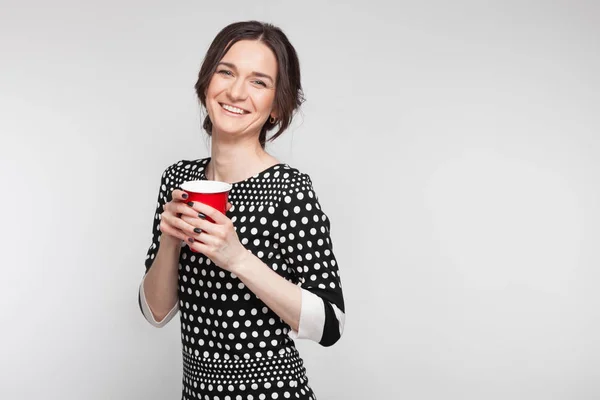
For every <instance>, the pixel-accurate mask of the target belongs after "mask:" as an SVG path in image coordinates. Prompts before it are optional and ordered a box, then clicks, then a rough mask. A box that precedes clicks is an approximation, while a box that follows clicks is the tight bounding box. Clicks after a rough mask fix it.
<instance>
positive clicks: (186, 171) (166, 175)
mask: <svg viewBox="0 0 600 400" xmlns="http://www.w3.org/2000/svg"><path fill="white" fill-rule="evenodd" d="M209 160H210V158H209V157H206V158H199V159H197V160H179V161H177V162H174V163H173V164H170V165H168V166H167V167H166V168H165V169H164V171H163V173H162V178H163V179H169V180H175V181H182V182H183V181H185V180H186V179H192V178H195V177H196V176H197V175H198V174H199V173H200V172H203V171H204V168H205V167H206V164H208V161H209Z"/></svg>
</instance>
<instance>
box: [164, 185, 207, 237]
mask: <svg viewBox="0 0 600 400" xmlns="http://www.w3.org/2000/svg"><path fill="white" fill-rule="evenodd" d="M187 197H188V195H187V193H185V192H184V191H183V190H179V189H175V190H173V192H171V198H172V200H171V201H169V202H168V203H166V204H165V205H164V206H163V212H162V216H161V219H160V230H161V232H162V233H163V234H167V235H169V236H171V237H173V238H176V239H179V240H182V241H186V242H187V241H188V239H189V238H190V237H191V235H194V227H193V226H192V225H190V224H188V223H187V222H185V221H184V220H182V219H181V216H182V215H187V216H190V217H194V218H199V215H198V212H197V211H194V209H193V208H192V207H190V206H188V204H187V202H188V200H187Z"/></svg>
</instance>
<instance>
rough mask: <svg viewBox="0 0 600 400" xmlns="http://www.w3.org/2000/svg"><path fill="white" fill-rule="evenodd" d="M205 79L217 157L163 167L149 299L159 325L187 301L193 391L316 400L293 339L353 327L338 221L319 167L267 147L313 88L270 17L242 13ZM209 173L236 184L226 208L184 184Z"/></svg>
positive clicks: (326, 340) (191, 395) (184, 330)
mask: <svg viewBox="0 0 600 400" xmlns="http://www.w3.org/2000/svg"><path fill="white" fill-rule="evenodd" d="M195 88H196V93H197V94H198V98H199V100H200V103H201V105H202V107H204V108H205V109H206V112H207V114H208V115H207V117H206V119H205V120H204V123H203V127H204V129H205V130H206V132H207V133H208V134H209V135H211V136H212V141H211V157H208V158H204V159H198V160H191V161H190V160H181V161H178V162H176V163H174V164H173V165H171V166H169V167H168V168H167V169H166V170H165V171H164V173H163V175H162V178H161V183H160V190H159V194H158V204H157V208H156V213H155V216H154V223H153V231H152V233H153V236H152V243H151V244H150V248H149V249H148V253H147V256H146V273H145V274H144V277H143V279H142V282H141V284H140V288H139V303H140V308H141V310H142V313H143V315H144V316H145V317H146V319H147V320H148V321H149V322H150V323H151V324H152V325H154V326H157V327H161V326H164V325H165V324H166V323H167V322H169V320H170V319H171V318H172V317H173V316H174V315H175V314H176V313H177V311H181V339H182V348H183V371H184V374H183V393H182V399H211V400H232V399H235V400H257V399H261V400H264V399H266V398H268V399H277V398H280V399H288V398H292V399H316V397H315V395H314V393H313V390H312V389H311V387H310V385H309V383H308V378H307V375H306V370H305V368H304V362H303V360H302V358H301V357H300V355H299V353H298V351H297V349H296V346H295V343H294V340H296V339H309V340H313V341H315V342H317V343H319V344H321V345H322V346H331V345H333V344H334V343H336V342H337V341H338V340H339V339H340V337H341V335H342V332H343V329H344V321H345V308H344V299H343V295H342V286H341V280H340V275H339V269H338V265H337V260H336V257H335V256H334V254H333V243H332V241H331V238H330V234H329V232H330V222H329V219H328V217H327V215H326V214H325V213H324V212H323V210H322V209H321V205H320V203H319V200H318V197H317V195H316V193H315V191H314V189H313V186H312V182H311V179H310V177H309V176H308V175H307V174H305V173H302V172H300V171H299V170H297V169H295V168H292V167H290V166H289V165H287V164H285V163H281V162H280V161H279V160H277V159H275V158H274V157H273V156H271V155H270V154H269V153H267V152H266V151H265V145H266V143H267V142H268V141H269V140H273V139H275V138H276V137H278V136H279V135H281V134H282V133H283V132H284V131H285V129H286V128H287V127H288V126H289V124H290V122H291V120H292V117H293V114H294V112H295V111H296V110H297V109H298V107H299V106H300V105H301V103H302V101H303V97H302V87H301V85H300V68H299V62H298V57H297V55H296V51H295V50H294V48H293V46H292V45H291V44H290V42H289V41H288V39H287V37H286V36H285V35H284V33H283V32H282V31H281V30H280V29H279V28H276V27H274V26H272V25H269V24H263V23H260V22H256V21H250V22H240V23H235V24H232V25H230V26H227V27H226V28H224V29H223V30H222V31H221V32H220V33H219V34H218V35H217V36H216V38H215V39H214V41H213V42H212V44H211V46H210V48H209V50H208V52H207V55H206V57H205V59H204V61H203V63H202V67H201V69H200V73H199V77H198V80H197V83H196V86H195ZM276 128H277V130H276V132H275V133H274V134H272V135H271V136H270V137H269V138H268V139H267V134H268V133H269V132H270V131H271V130H274V129H276ZM207 180H208V181H220V182H225V183H226V184H227V185H226V186H227V187H231V190H230V191H229V194H228V196H229V197H228V205H227V209H226V213H225V214H223V213H222V212H220V211H217V210H215V209H214V208H212V207H209V206H207V205H205V204H202V203H199V202H191V201H189V200H190V199H188V194H187V193H186V192H184V191H183V190H181V189H182V185H184V184H185V183H186V182H188V181H207ZM185 187H186V188H188V186H187V185H186V186H185ZM188 189H189V188H188Z"/></svg>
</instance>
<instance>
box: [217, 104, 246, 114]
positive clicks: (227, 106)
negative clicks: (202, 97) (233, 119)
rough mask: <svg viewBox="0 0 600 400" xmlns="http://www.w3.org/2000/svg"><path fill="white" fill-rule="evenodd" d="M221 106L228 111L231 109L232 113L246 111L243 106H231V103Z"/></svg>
mask: <svg viewBox="0 0 600 400" xmlns="http://www.w3.org/2000/svg"><path fill="white" fill-rule="evenodd" d="M221 107H223V108H224V109H226V110H227V111H230V112H232V113H236V114H243V113H244V110H242V109H241V108H237V107H234V106H230V105H229V104H221Z"/></svg>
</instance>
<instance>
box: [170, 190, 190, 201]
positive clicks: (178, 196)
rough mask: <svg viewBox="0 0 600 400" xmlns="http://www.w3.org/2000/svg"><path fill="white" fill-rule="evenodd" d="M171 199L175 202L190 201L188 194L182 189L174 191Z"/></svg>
mask: <svg viewBox="0 0 600 400" xmlns="http://www.w3.org/2000/svg"><path fill="white" fill-rule="evenodd" d="M171 198H172V199H173V200H177V201H187V199H188V194H187V193H186V192H184V191H183V190H180V189H174V190H173V191H172V192H171Z"/></svg>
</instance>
